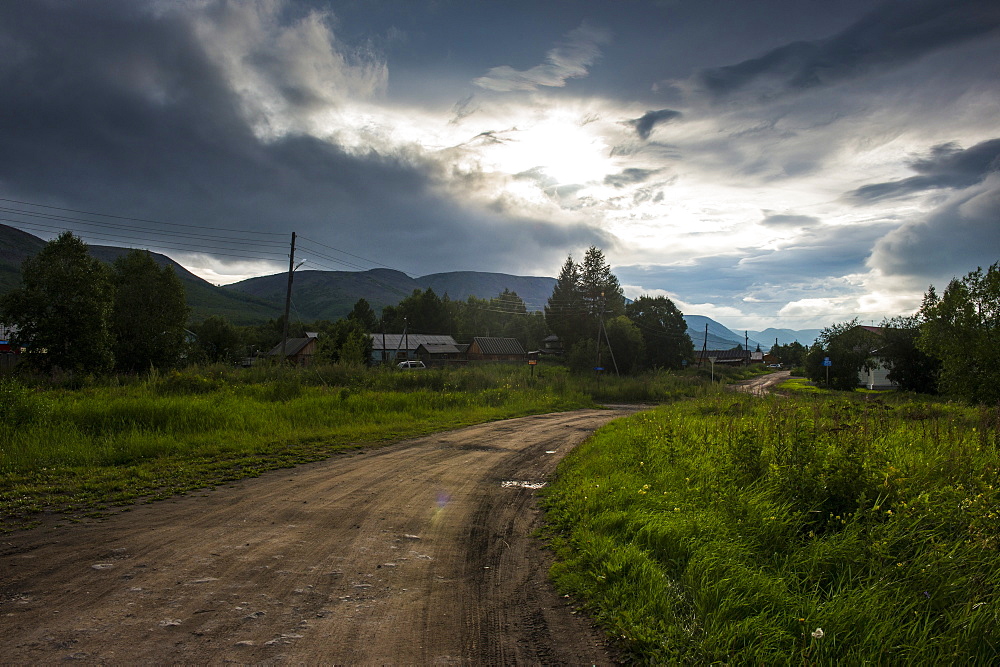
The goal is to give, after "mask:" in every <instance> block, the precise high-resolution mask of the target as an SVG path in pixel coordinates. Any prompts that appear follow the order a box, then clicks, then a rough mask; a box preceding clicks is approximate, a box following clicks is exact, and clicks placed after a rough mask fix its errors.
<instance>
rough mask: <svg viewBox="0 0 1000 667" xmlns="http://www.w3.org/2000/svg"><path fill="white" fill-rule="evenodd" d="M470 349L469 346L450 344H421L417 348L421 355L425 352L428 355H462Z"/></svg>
mask: <svg viewBox="0 0 1000 667" xmlns="http://www.w3.org/2000/svg"><path fill="white" fill-rule="evenodd" d="M468 349H469V346H468V345H451V344H449V343H421V344H420V345H419V346H418V347H417V352H418V353H419V352H420V351H421V350H423V351H424V352H425V353H427V354H462V353H464V352H465V351H466V350H468Z"/></svg>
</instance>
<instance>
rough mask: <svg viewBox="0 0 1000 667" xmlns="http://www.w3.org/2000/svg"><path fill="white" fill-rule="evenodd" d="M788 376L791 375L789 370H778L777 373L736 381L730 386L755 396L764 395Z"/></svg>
mask: <svg viewBox="0 0 1000 667" xmlns="http://www.w3.org/2000/svg"><path fill="white" fill-rule="evenodd" d="M790 377H792V372H791V371H778V372H777V373H769V374H767V375H761V376H760V377H755V378H753V379H752V380H744V381H743V382H738V383H736V384H734V385H732V387H733V388H734V389H736V390H737V391H745V392H747V393H748V394H753V395H755V396H764V395H765V394H770V393H771V390H772V389H774V387H775V386H776V385H779V384H781V383H782V382H784V381H785V380H787V379H788V378H790Z"/></svg>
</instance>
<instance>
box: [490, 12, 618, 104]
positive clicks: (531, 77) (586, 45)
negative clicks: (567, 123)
mask: <svg viewBox="0 0 1000 667" xmlns="http://www.w3.org/2000/svg"><path fill="white" fill-rule="evenodd" d="M610 39H611V35H610V33H608V32H607V31H605V30H602V29H600V28H595V27H592V26H588V25H587V24H583V25H581V26H580V27H579V28H577V29H576V30H573V31H571V32H570V33H569V34H568V35H566V39H565V41H563V42H562V43H561V44H559V45H558V46H556V47H555V48H554V49H552V50H551V51H549V52H548V54H547V56H546V58H545V61H546V62H545V64H543V65H536V66H535V67H532V68H531V69H528V70H516V69H514V68H513V67H510V66H508V65H503V66H500V67H494V68H492V69H490V71H489V72H487V73H486V75H484V76H481V77H478V78H477V79H475V80H474V81H473V83H475V84H476V85H477V86H479V87H481V88H486V89H488V90H493V91H497V92H504V93H506V92H511V91H516V90H537V89H538V87H539V86H551V87H557V88H558V87H562V86H565V85H566V80H567V79H578V78H580V77H584V76H587V72H588V70H587V68H588V67H590V66H591V65H593V64H594V63H595V62H596V61H597V59H598V57H600V55H601V49H600V47H601V45H602V44H604V43H606V42H608V41H610Z"/></svg>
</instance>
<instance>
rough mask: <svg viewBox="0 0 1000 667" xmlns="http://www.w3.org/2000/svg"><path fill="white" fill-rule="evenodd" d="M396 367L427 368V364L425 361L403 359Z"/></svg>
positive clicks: (407, 368) (404, 368)
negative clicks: (425, 364)
mask: <svg viewBox="0 0 1000 667" xmlns="http://www.w3.org/2000/svg"><path fill="white" fill-rule="evenodd" d="M396 368H402V369H403V370H409V369H412V368H427V366H424V362H422V361H401V362H399V363H398V364H396Z"/></svg>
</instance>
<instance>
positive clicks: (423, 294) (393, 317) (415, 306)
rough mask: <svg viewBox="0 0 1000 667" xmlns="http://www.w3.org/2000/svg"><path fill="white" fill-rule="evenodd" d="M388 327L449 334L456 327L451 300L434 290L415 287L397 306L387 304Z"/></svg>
mask: <svg viewBox="0 0 1000 667" xmlns="http://www.w3.org/2000/svg"><path fill="white" fill-rule="evenodd" d="M382 320H383V321H384V322H385V325H386V329H387V330H389V331H393V332H402V331H403V329H404V328H406V329H408V330H409V332H410V333H422V334H447V333H449V332H451V331H454V329H455V322H454V320H453V318H452V309H451V305H450V301H444V300H442V299H441V298H440V297H439V296H438V295H437V294H435V293H434V290H432V289H430V288H428V289H426V290H420V289H415V290H413V294H411V295H410V296H408V297H406V298H405V299H403V300H402V301H400V302H399V304H398V305H396V306H386V307H385V309H383V311H382Z"/></svg>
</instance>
